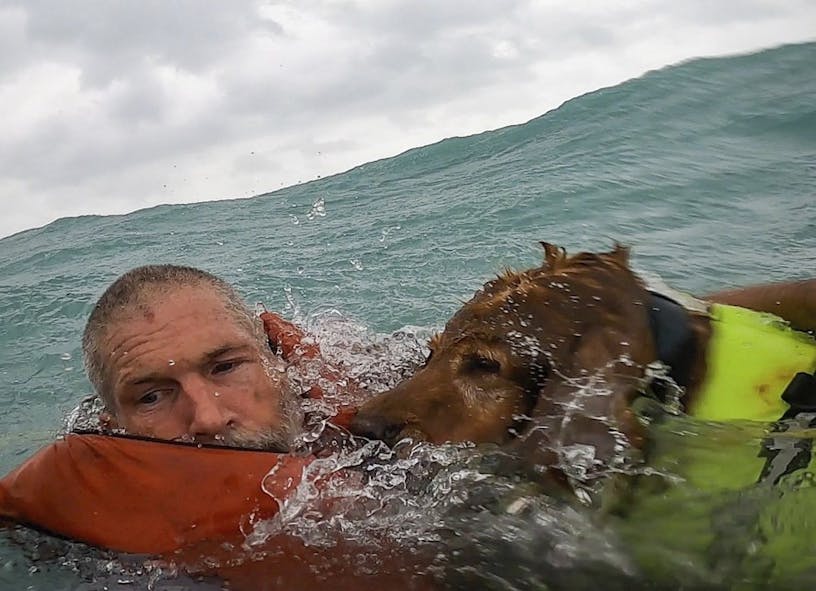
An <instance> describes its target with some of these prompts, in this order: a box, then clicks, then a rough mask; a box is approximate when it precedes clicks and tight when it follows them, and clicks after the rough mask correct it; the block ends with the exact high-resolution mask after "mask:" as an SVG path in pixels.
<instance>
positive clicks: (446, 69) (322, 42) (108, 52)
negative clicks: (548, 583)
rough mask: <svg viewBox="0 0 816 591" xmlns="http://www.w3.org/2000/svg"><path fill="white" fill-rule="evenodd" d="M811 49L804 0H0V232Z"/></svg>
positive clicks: (339, 163) (204, 194) (265, 186)
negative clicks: (642, 81)
mask: <svg viewBox="0 0 816 591" xmlns="http://www.w3.org/2000/svg"><path fill="white" fill-rule="evenodd" d="M814 39H816V2H814V1H813V0H620V1H612V0H471V1H470V2H464V1H461V0H456V1H454V0H357V1H351V0H298V1H290V2H285V1H284V2H274V1H267V2H265V1H252V0H230V1H229V2H224V1H217V0H212V1H207V0H174V1H172V2H170V1H168V0H70V1H67V0H0V200H1V201H2V206H3V207H2V215H0V236H6V235H9V234H12V233H14V232H17V231H20V230H23V229H26V228H32V227H36V226H41V225H43V224H46V223H48V222H50V221H52V220H54V219H57V218H59V217H65V216H74V215H80V214H86V213H100V214H109V213H124V212H128V211H133V210H136V209H141V208H143V207H148V206H152V205H157V204H159V203H182V202H193V201H206V200H212V199H221V198H234V197H248V196H251V195H256V194H259V193H264V192H267V191H272V190H275V189H278V188H281V187H284V186H288V185H292V184H295V183H297V182H299V181H308V180H312V179H314V178H317V177H318V176H327V175H329V174H332V173H337V172H341V171H344V170H347V169H349V168H351V167H353V166H356V165H358V164H362V163H364V162H368V161H371V160H375V159H378V158H382V157H385V156H392V155H395V154H397V153H399V152H402V151H404V150H406V149H408V148H411V147H416V146H420V145H424V144H428V143H431V142H434V141H437V140H440V139H442V138H445V137H450V136H454V135H469V134H473V133H477V132H481V131H485V130H487V129H495V128H497V127H502V126H505V125H509V124H513V123H522V122H524V121H527V120H529V119H531V118H533V117H536V116H538V115H541V114H542V113H544V112H546V111H548V110H550V109H552V108H554V107H556V106H558V105H559V104H561V103H562V102H564V101H565V100H567V99H569V98H572V97H574V96H576V95H579V94H582V93H584V92H587V91H591V90H595V89H597V88H600V87H603V86H609V85H612V84H617V83H618V82H621V81H623V80H626V79H628V78H631V77H634V76H638V75H640V74H642V73H643V72H645V71H647V70H650V69H653V68H657V67H660V66H663V65H667V64H671V63H676V62H678V61H682V60H685V59H688V58H692V57H698V56H711V55H722V54H731V53H736V52H747V51H753V50H757V49H761V48H766V47H772V46H776V45H780V44H783V43H790V42H799V41H809V40H814ZM815 67H816V66H815Z"/></svg>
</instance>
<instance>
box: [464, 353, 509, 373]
mask: <svg viewBox="0 0 816 591" xmlns="http://www.w3.org/2000/svg"><path fill="white" fill-rule="evenodd" d="M467 366H468V369H470V370H472V371H477V372H481V373H499V371H501V363H499V362H498V361H496V360H495V359H493V358H491V357H486V356H484V355H471V356H470V357H468V360H467Z"/></svg>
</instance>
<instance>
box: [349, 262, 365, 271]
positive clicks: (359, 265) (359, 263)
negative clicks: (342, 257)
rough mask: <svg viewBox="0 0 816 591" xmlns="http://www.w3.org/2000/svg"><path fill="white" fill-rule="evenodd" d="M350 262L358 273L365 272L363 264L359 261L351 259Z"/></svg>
mask: <svg viewBox="0 0 816 591" xmlns="http://www.w3.org/2000/svg"><path fill="white" fill-rule="evenodd" d="M349 262H350V263H351V266H352V267H354V268H355V269H357V270H358V271H362V270H363V263H361V262H360V261H359V260H357V259H349Z"/></svg>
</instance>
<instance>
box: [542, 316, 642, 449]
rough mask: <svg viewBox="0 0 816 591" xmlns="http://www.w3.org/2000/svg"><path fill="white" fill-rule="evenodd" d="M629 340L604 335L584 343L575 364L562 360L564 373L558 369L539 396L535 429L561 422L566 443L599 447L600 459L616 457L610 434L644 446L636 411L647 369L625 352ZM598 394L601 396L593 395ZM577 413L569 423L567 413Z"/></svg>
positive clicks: (594, 334) (608, 333)
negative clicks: (547, 421)
mask: <svg viewBox="0 0 816 591" xmlns="http://www.w3.org/2000/svg"><path fill="white" fill-rule="evenodd" d="M624 341H625V339H624V338H623V335H622V334H621V333H620V332H618V331H615V330H607V329H598V330H594V331H592V332H590V333H588V334H587V335H585V336H583V337H581V339H580V341H579V342H578V344H577V346H576V347H575V349H574V351H573V352H572V354H571V355H570V357H569V359H568V358H566V357H561V359H560V360H559V361H560V362H561V363H562V364H564V367H558V366H557V365H556V366H554V367H553V368H552V371H551V376H550V379H549V380H548V382H547V383H546V384H545V385H544V387H543V388H542V389H541V391H540V393H539V398H538V401H537V403H536V406H535V408H534V409H533V413H532V414H533V417H532V418H533V423H536V422H538V421H539V420H541V419H542V418H543V417H550V418H552V417H556V418H558V421H556V422H557V427H554V430H556V431H559V432H560V433H559V435H558V436H559V439H561V441H562V443H565V444H567V443H576V442H579V443H587V444H591V445H595V446H596V447H597V449H598V452H599V456H600V457H607V458H609V457H612V455H614V453H615V451H614V446H615V444H616V440H615V438H614V437H613V436H612V434H611V432H609V429H610V428H611V427H614V428H615V429H617V430H619V431H620V432H622V433H623V434H624V435H626V437H627V439H628V440H629V443H630V444H631V445H632V446H634V447H636V448H639V447H641V446H642V445H643V441H644V433H643V427H642V425H640V423H639V421H638V420H637V418H636V417H635V415H634V414H633V413H632V411H631V408H630V405H631V403H632V401H633V399H634V398H635V397H636V396H637V394H638V391H639V388H640V379H641V378H642V373H643V370H642V367H641V366H640V365H639V364H637V363H631V361H630V358H631V357H634V358H639V357H641V356H642V355H641V354H640V352H638V351H633V350H631V349H630V348H629V347H621V343H622V342H624ZM593 390H597V393H596V394H592V395H589V394H590V393H591V392H592V391H593ZM566 408H569V409H571V411H570V412H571V415H572V416H571V418H570V421H567V422H564V421H562V420H561V419H562V418H563V414H564V409H566Z"/></svg>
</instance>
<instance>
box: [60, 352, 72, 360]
mask: <svg viewBox="0 0 816 591" xmlns="http://www.w3.org/2000/svg"><path fill="white" fill-rule="evenodd" d="M60 359H62V360H63V361H71V354H70V353H63V354H62V355H60Z"/></svg>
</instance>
